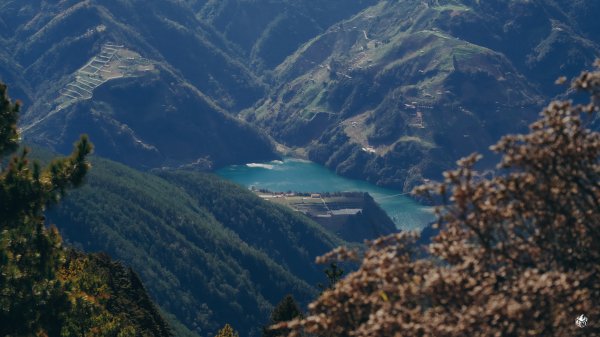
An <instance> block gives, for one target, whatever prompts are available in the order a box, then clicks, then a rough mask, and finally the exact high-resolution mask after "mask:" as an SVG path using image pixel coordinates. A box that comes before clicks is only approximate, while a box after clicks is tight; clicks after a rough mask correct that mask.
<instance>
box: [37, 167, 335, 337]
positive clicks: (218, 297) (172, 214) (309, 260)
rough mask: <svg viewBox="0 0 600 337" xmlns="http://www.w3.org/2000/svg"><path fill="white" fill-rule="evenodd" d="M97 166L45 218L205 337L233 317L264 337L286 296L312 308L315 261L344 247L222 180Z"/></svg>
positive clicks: (317, 273) (317, 277)
mask: <svg viewBox="0 0 600 337" xmlns="http://www.w3.org/2000/svg"><path fill="white" fill-rule="evenodd" d="M92 163H93V165H94V167H93V170H91V172H90V176H89V178H88V180H87V183H86V185H84V186H83V187H82V188H81V189H79V190H77V191H74V192H73V193H72V194H70V195H69V196H68V197H67V198H66V199H65V200H64V201H63V203H62V204H61V206H60V207H58V208H56V209H55V210H53V211H51V212H49V213H48V214H47V218H48V219H49V220H50V221H52V222H54V223H57V224H59V226H60V228H59V229H60V230H61V233H62V234H63V236H64V237H65V239H66V241H67V242H68V243H69V244H72V245H74V246H75V247H78V248H82V249H84V250H85V251H90V252H94V251H103V252H107V253H108V254H110V255H111V256H113V257H114V258H117V259H119V260H121V261H124V262H125V263H126V264H127V265H129V266H131V267H132V268H133V269H134V270H136V272H138V273H139V275H140V279H141V280H142V281H143V282H144V284H145V286H146V287H147V289H148V291H149V293H150V294H151V297H152V298H153V299H154V300H155V301H156V303H157V304H158V305H159V306H160V307H161V308H162V309H163V310H164V311H166V312H167V313H170V314H173V315H174V316H175V317H176V318H177V319H178V320H179V321H181V322H182V323H184V324H185V325H186V327H187V328H189V329H191V330H193V331H195V332H197V333H199V334H200V335H203V336H204V335H210V334H213V333H214V332H215V331H216V329H217V328H218V327H221V326H223V325H224V324H225V323H226V322H229V321H230V318H231V317H236V329H239V331H240V332H241V333H243V334H244V335H245V336H257V334H258V332H259V328H260V326H261V324H264V323H265V322H266V320H267V318H268V315H269V312H270V310H271V309H272V306H273V305H274V304H276V303H277V301H279V300H280V299H281V298H282V297H283V296H284V295H285V294H287V293H292V294H294V297H295V298H297V299H299V300H300V301H301V302H302V303H306V302H307V301H308V300H310V299H311V298H313V296H314V295H315V294H316V290H315V289H314V286H315V284H316V283H317V282H316V281H323V276H322V272H321V271H320V269H319V268H318V267H317V266H316V265H315V264H314V258H315V257H316V256H317V255H320V254H323V253H325V252H327V251H329V250H330V249H332V248H333V247H335V246H337V245H339V244H340V243H341V242H342V241H341V240H339V239H337V238H336V237H335V236H334V235H332V234H329V233H328V232H327V231H325V230H324V229H322V228H320V227H319V226H318V225H317V224H315V223H313V222H311V221H310V220H308V219H307V218H305V217H303V216H299V215H297V214H294V213H293V212H292V211H290V210H288V209H286V208H283V207H280V206H276V205H272V204H269V203H267V202H265V201H262V200H260V199H259V198H257V197H256V196H254V195H248V194H247V193H248V192H247V191H245V190H244V189H243V188H241V187H238V186H236V185H233V184H230V183H225V182H222V181H221V180H220V179H219V178H217V177H213V176H205V175H196V174H192V173H169V172H163V173H161V175H164V176H165V177H166V178H167V179H169V180H171V181H172V182H170V181H167V180H165V179H163V178H160V177H157V176H154V175H151V174H147V173H140V172H137V171H134V170H132V169H129V168H127V167H125V166H123V165H120V164H116V163H114V162H110V161H107V160H103V159H99V158H95V159H94V160H93V161H92ZM180 179H185V180H180ZM180 181H185V183H186V185H181V186H178V185H177V184H178V182H180ZM188 183H189V184H191V186H188V185H187V184H188ZM184 188H189V192H188V191H186V189H184ZM202 194H205V195H208V196H213V198H214V199H213V200H214V203H212V202H207V201H206V200H205V199H203V198H202V197H201V195H202ZM226 200H236V202H237V203H238V204H237V205H236V204H228V203H226V202H225V201H226Z"/></svg>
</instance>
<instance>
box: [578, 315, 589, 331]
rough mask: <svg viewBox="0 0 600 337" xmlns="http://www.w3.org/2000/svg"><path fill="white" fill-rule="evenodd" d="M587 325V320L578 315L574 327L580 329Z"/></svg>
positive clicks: (583, 316)
mask: <svg viewBox="0 0 600 337" xmlns="http://www.w3.org/2000/svg"><path fill="white" fill-rule="evenodd" d="M587 323H588V318H587V317H585V315H584V314H581V315H579V317H577V319H576V320H575V325H577V326H578V327H580V328H585V326H586V325H587Z"/></svg>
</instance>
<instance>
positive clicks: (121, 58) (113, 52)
mask: <svg viewBox="0 0 600 337" xmlns="http://www.w3.org/2000/svg"><path fill="white" fill-rule="evenodd" d="M154 69H155V67H154V64H153V63H152V62H150V61H149V60H147V59H145V58H143V57H142V56H141V55H140V54H138V53H136V52H135V51H132V50H129V49H127V48H125V47H124V46H122V45H117V44H113V43H105V44H104V45H102V48H101V49H100V53H98V54H97V55H95V56H94V57H92V58H91V59H90V60H89V61H88V62H87V63H86V64H85V65H84V66H83V67H81V68H80V69H79V70H77V72H76V73H75V74H74V79H73V80H72V81H71V82H69V83H67V85H65V86H64V87H63V88H62V89H60V90H59V95H58V98H57V99H56V100H55V101H54V103H53V108H52V109H51V111H50V112H49V113H48V114H46V115H45V116H43V117H41V118H40V119H38V120H36V121H34V122H32V123H31V124H29V125H26V126H25V127H23V129H22V131H23V132H25V131H27V130H29V129H31V128H32V127H33V126H35V125H37V124H38V123H40V122H41V121H43V120H45V119H47V118H48V117H50V116H52V115H54V114H56V113H58V112H59V111H61V110H63V109H65V108H67V107H69V106H70V105H72V104H75V103H77V102H79V101H82V100H86V99H90V98H92V96H93V93H94V90H95V89H96V88H98V87H99V86H100V85H102V84H104V83H106V82H108V81H110V80H113V79H117V78H123V77H133V76H138V75H139V74H141V73H143V72H147V71H152V70H154Z"/></svg>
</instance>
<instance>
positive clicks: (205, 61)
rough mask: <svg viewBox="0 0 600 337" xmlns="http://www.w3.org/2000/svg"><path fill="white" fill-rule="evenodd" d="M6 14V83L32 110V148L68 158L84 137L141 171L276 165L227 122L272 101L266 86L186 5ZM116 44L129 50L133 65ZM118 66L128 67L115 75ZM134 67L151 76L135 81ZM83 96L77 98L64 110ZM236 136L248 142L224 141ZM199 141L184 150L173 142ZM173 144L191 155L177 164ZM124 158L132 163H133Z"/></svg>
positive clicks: (263, 143) (25, 4) (14, 5)
mask: <svg viewBox="0 0 600 337" xmlns="http://www.w3.org/2000/svg"><path fill="white" fill-rule="evenodd" d="M0 8H1V11H0V22H3V23H4V24H5V25H6V26H7V29H8V31H5V32H3V33H4V36H2V39H0V46H1V47H2V49H3V52H2V53H0V78H1V79H3V80H5V81H7V82H9V84H10V85H11V87H13V86H14V88H15V90H14V94H15V96H16V97H18V98H20V99H22V100H23V101H24V103H25V109H24V111H23V116H22V118H21V121H20V126H21V127H23V131H24V134H25V138H26V139H29V140H31V141H35V142H36V143H40V144H42V145H50V146H53V147H54V148H55V149H57V150H62V149H63V148H64V146H65V144H66V143H68V142H70V140H69V139H70V138H69V137H70V136H71V133H79V132H81V130H82V129H83V128H84V129H85V131H86V132H89V133H91V134H97V135H101V136H100V137H99V138H98V143H97V145H98V150H99V151H100V152H101V153H103V154H104V155H106V156H108V157H111V158H113V159H117V160H121V161H125V162H127V163H129V164H132V165H135V166H137V167H155V166H163V165H168V166H178V165H182V164H189V163H190V162H195V161H197V160H198V159H207V160H203V162H207V161H208V162H210V163H212V165H223V164H227V163H231V162H234V161H236V162H238V161H239V162H243V161H245V160H248V158H252V160H263V159H267V158H271V159H272V158H274V154H273V150H272V149H271V148H270V147H271V145H270V142H269V141H268V139H266V138H265V137H264V136H262V135H260V133H259V132H256V131H254V130H253V128H252V127H249V126H248V125H245V124H243V123H241V122H239V121H237V120H235V119H231V118H228V117H227V116H226V112H227V111H228V110H234V111H237V110H239V109H240V108H243V107H247V106H250V105H251V104H253V103H254V102H255V101H256V100H257V99H259V98H260V97H262V95H263V93H264V86H263V84H261V83H260V81H259V80H258V79H257V78H256V76H255V75H253V74H252V73H251V72H250V71H249V70H248V69H247V67H246V66H245V65H243V64H242V63H241V62H240V61H238V57H237V54H236V52H235V51H234V49H232V48H231V47H230V45H231V44H230V43H229V42H227V41H225V40H224V39H223V38H221V37H220V35H219V34H218V33H217V32H215V31H214V30H213V29H212V28H211V27H210V26H208V25H206V24H204V23H202V22H200V21H199V20H198V19H197V18H196V17H195V16H194V15H193V12H192V11H191V10H190V8H189V7H188V6H187V5H185V4H184V3H183V2H180V1H138V0H130V1H109V2H104V1H61V2H59V3H49V2H46V1H35V0H27V1H4V2H2V3H0ZM106 46H120V48H121V50H124V51H125V55H126V56H124V55H121V56H119V55H117V56H113V54H110V53H108V52H107V50H110V49H107V48H106ZM111 48H112V47H111ZM119 57H120V60H121V61H123V62H121V63H120V64H115V65H113V66H111V62H112V63H115V62H114V60H115V58H119ZM129 59H132V60H133V59H135V61H137V60H142V61H143V62H145V64H147V65H148V67H147V68H144V69H143V70H144V71H133V70H131V69H129V68H132V67H129V65H128V64H125V63H124V62H125V61H128V60H129ZM132 62H133V61H132ZM152 69H154V71H151V70H152ZM84 72H85V74H84ZM85 76H87V77H85ZM94 76H95V77H94ZM82 77H85V78H82ZM119 78H122V80H118V79H119ZM13 84H14V85H13ZM73 95H74V97H75V98H79V100H77V101H75V102H74V103H73V104H71V105H70V106H64V105H61V104H60V103H61V102H62V101H64V98H65V97H72V96H73ZM80 95H81V96H82V97H79V96H80ZM150 97H152V98H154V99H148V98H150ZM127 99H130V101H129V102H125V101H126V100H127ZM140 100H144V102H143V103H146V104H139V103H140ZM134 103H135V104H134ZM157 115H162V117H158V116H157ZM133 116H136V117H135V119H137V120H136V121H132V119H134V118H133ZM141 116H144V117H141ZM167 120H168V122H167ZM57 125H60V126H59V127H57ZM162 126H164V128H162V129H160V132H157V128H159V127H162ZM207 129H210V132H207ZM227 133H233V134H236V135H237V136H238V138H231V139H230V140H224V141H223V140H222V139H221V138H222V137H221V136H220V135H221V134H227ZM191 135H194V136H193V141H192V142H190V143H188V144H187V145H186V146H181V144H179V145H177V144H172V143H169V141H168V139H167V138H171V139H174V138H177V137H179V136H182V142H183V139H185V140H187V141H190V138H191ZM217 135H219V136H217ZM111 139H114V142H113V143H112V144H111ZM167 143H169V144H167ZM213 143H214V144H218V145H216V146H214V148H213V147H212V145H211V148H210V149H209V150H207V146H206V144H213ZM165 146H179V147H180V148H181V147H183V148H184V149H182V150H181V151H183V152H185V153H182V152H179V153H178V154H177V153H176V154H174V155H173V156H170V157H169V156H167V155H166V154H165V153H164V152H162V151H163V150H164V147H165ZM161 147H162V149H161ZM192 148H194V149H192ZM157 151H158V152H157ZM124 152H131V153H134V154H133V156H132V158H131V159H130V160H125V159H124V155H123V153H124ZM175 152H177V151H175Z"/></svg>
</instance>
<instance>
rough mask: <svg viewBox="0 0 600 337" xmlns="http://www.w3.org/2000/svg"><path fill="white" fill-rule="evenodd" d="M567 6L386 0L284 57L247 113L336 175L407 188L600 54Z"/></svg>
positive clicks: (523, 116) (508, 124)
mask: <svg viewBox="0 0 600 337" xmlns="http://www.w3.org/2000/svg"><path fill="white" fill-rule="evenodd" d="M579 5H580V7H578V8H575V6H573V8H574V9H573V11H576V12H578V13H580V14H581V13H583V12H584V11H585V10H586V9H590V10H591V9H592V8H593V6H592V5H589V6H585V5H583V4H582V3H579ZM588 7H589V8H588ZM569 13H571V14H566V12H565V11H561V10H560V8H559V7H558V5H556V3H555V1H551V0H547V1H529V2H521V1H485V2H483V1H482V2H479V1H453V0H444V1H442V0H440V1H425V2H423V1H413V0H402V1H380V2H379V3H378V4H377V5H375V6H372V7H369V8H368V9H366V10H364V11H362V12H361V13H359V14H358V15H356V16H355V17H353V18H351V19H348V20H345V21H342V22H340V23H338V24H336V25H334V26H332V27H331V28H329V29H328V30H327V31H326V32H324V33H323V34H320V35H319V36H317V37H315V38H314V39H312V40H311V41H309V42H308V43H306V44H304V45H303V46H302V47H300V48H299V49H298V50H297V51H296V52H295V53H294V54H293V55H291V56H290V57H288V58H287V59H286V60H285V61H284V62H283V63H282V64H280V65H279V66H278V67H277V68H276V69H275V75H274V77H275V78H276V80H275V82H276V83H277V85H276V86H274V88H273V89H272V91H271V94H270V95H269V96H268V97H266V98H265V99H264V100H263V101H262V102H261V103H260V104H258V105H257V106H256V107H255V108H253V109H248V110H247V111H245V112H244V115H245V116H246V118H247V119H248V120H249V121H251V122H253V123H255V124H256V125H259V126H261V127H263V128H265V129H266V130H268V131H269V133H271V134H272V135H273V136H274V137H275V138H276V139H277V140H278V141H280V142H283V143H285V144H286V145H289V146H293V147H304V148H306V149H307V150H308V156H309V158H310V159H311V160H314V161H317V162H319V163H322V164H325V165H326V166H328V167H330V168H332V169H335V170H336V172H338V173H340V174H343V175H346V176H349V177H354V178H361V179H366V180H368V181H371V182H373V183H377V184H380V185H387V186H393V187H395V188H401V189H404V190H409V189H410V188H412V186H415V185H417V184H419V183H420V182H422V181H424V180H425V179H431V178H433V179H437V178H439V174H440V172H441V171H442V170H443V169H445V168H448V167H449V166H450V165H451V164H452V163H453V162H454V161H455V160H456V159H458V158H459V157H461V156H464V155H466V154H468V153H470V152H473V151H486V150H487V147H488V146H489V145H490V144H492V143H493V142H494V141H495V140H497V139H498V138H499V137H500V135H502V134H505V133H509V132H516V131H519V130H522V129H523V128H524V126H525V125H526V124H527V121H529V120H531V119H532V118H533V117H534V116H535V113H534V112H535V111H537V109H538V107H539V105H540V104H541V102H542V99H543V98H544V97H548V96H552V95H554V94H555V89H554V88H553V84H552V83H553V82H554V80H555V79H556V77H558V75H559V74H565V75H570V74H569V73H572V72H575V71H576V70H575V69H581V68H582V67H585V66H586V65H590V64H591V62H592V60H593V59H594V58H595V57H596V56H598V55H600V54H599V52H600V48H599V46H598V44H597V42H595V40H594V37H592V35H593V33H592V32H591V31H590V32H587V31H585V29H590V27H592V26H590V25H589V24H587V25H583V24H582V25H579V22H578V21H577V20H575V19H574V18H571V17H570V16H569V15H575V14H573V12H569ZM548 67H549V68H551V69H557V70H556V72H548V71H546V70H545V69H547V68H548Z"/></svg>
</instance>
